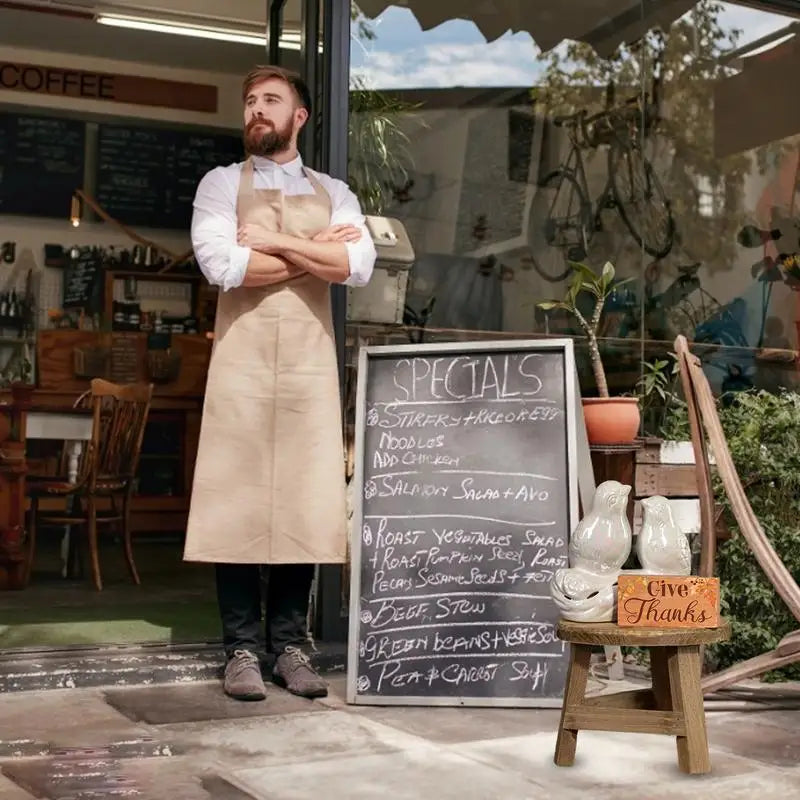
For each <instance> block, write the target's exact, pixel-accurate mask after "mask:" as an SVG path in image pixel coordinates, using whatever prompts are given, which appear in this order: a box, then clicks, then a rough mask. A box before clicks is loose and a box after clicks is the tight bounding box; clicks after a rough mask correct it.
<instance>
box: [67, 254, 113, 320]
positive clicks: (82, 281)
mask: <svg viewBox="0 0 800 800" xmlns="http://www.w3.org/2000/svg"><path fill="white" fill-rule="evenodd" d="M103 290H104V276H103V255H102V252H101V251H100V250H99V249H97V248H94V247H83V248H79V249H78V251H77V254H76V255H75V257H72V256H71V257H70V259H69V261H68V262H67V265H66V267H65V269H64V278H63V286H62V295H61V307H62V308H67V309H83V310H84V311H85V312H87V313H89V314H94V313H98V314H99V313H100V312H101V311H102V310H103V293H104V292H103Z"/></svg>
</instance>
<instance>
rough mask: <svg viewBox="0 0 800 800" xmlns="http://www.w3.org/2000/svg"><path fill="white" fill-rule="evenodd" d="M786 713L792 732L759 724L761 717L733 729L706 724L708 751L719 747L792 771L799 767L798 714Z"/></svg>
mask: <svg viewBox="0 0 800 800" xmlns="http://www.w3.org/2000/svg"><path fill="white" fill-rule="evenodd" d="M787 713H793V714H794V715H795V725H794V727H793V728H789V727H784V726H779V725H770V724H763V722H762V716H763V715H761V714H751V715H749V716H750V717H753V718H754V719H753V721H752V722H751V721H750V720H749V719H748V721H747V724H744V725H743V724H741V721H737V722H736V723H734V724H733V725H723V724H719V723H713V724H709V725H708V739H709V742H710V743H711V746H712V747H721V748H724V749H725V750H727V751H728V752H731V753H735V754H736V755H740V756H743V757H745V758H750V759H755V760H756V761H760V762H762V763H764V764H775V765H776V766H779V767H795V766H797V765H800V711H797V712H787ZM798 796H800V787H798Z"/></svg>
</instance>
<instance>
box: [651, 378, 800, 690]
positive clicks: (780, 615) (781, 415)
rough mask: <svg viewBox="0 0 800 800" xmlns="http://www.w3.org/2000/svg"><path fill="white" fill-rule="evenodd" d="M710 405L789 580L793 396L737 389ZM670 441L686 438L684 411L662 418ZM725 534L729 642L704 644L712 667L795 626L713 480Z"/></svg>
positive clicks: (797, 456)
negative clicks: (671, 435) (726, 529)
mask: <svg viewBox="0 0 800 800" xmlns="http://www.w3.org/2000/svg"><path fill="white" fill-rule="evenodd" d="M722 399H724V402H719V403H718V411H719V416H720V421H721V422H722V427H723V430H724V431H725V437H726V439H727V441H728V447H729V449H730V451H731V456H732V458H733V462H734V464H735V466H736V470H737V472H738V473H739V478H740V479H741V481H742V485H743V486H744V487H745V492H746V494H747V497H748V500H749V501H750V505H751V506H752V508H753V511H754V513H755V515H756V517H757V518H758V521H759V522H760V523H761V527H762V528H763V529H764V533H765V534H766V535H767V536H768V537H769V539H770V541H771V542H772V545H773V547H774V548H775V550H776V551H777V553H778V555H779V556H780V557H781V559H782V560H783V563H784V564H785V565H786V567H787V569H788V570H789V572H790V573H791V574H792V575H793V576H794V578H795V580H798V579H800V394H797V393H794V392H781V393H780V394H777V395H774V394H770V393H768V392H747V393H737V394H736V395H734V396H732V397H731V396H728V397H725V398H722ZM669 424H670V426H671V429H670V430H665V431H664V433H675V434H679V435H678V436H677V437H675V438H683V439H686V438H688V419H687V418H686V414H685V408H684V409H682V410H679V411H676V413H674V414H673V415H672V419H671V420H670V423H669ZM715 494H716V497H717V500H718V502H720V503H721V504H722V505H723V507H724V508H725V514H726V519H727V520H728V522H729V525H730V528H731V531H732V532H733V538H732V539H730V540H729V541H726V542H721V543H720V546H719V551H718V555H717V574H718V575H719V578H720V605H721V610H722V614H723V615H724V616H725V617H726V618H727V619H729V620H730V622H731V627H732V631H733V634H732V636H731V639H730V641H729V642H725V643H723V644H720V645H716V646H714V647H713V648H710V653H709V655H710V657H711V658H712V659H713V660H714V661H715V665H716V666H717V667H719V668H724V667H727V666H730V665H731V664H735V663H738V662H740V661H743V660H745V659H748V658H753V657H754V656H757V655H760V654H761V653H764V652H766V651H767V650H771V649H772V648H774V647H775V646H776V645H777V644H778V642H779V641H780V640H781V638H782V637H783V636H785V635H786V634H788V633H791V632H792V631H794V630H797V628H798V624H797V622H796V621H795V619H794V617H793V616H792V614H791V613H790V612H789V610H788V609H787V608H786V606H785V605H784V603H783V601H782V600H781V598H780V597H779V596H778V595H777V594H776V592H775V590H774V589H773V588H772V585H771V584H770V582H769V581H768V580H767V578H766V577H765V576H764V573H763V572H762V570H761V567H759V565H758V563H757V561H756V560H755V557H754V556H753V554H752V552H751V551H750V548H749V547H748V546H747V542H746V541H745V539H744V537H743V536H742V534H741V532H740V531H739V528H738V526H737V525H736V520H735V518H734V516H733V514H732V512H731V507H730V503H729V501H728V499H727V497H726V495H725V492H724V491H723V489H722V485H721V482H720V481H719V479H718V478H716V479H715ZM765 678H766V680H779V679H787V680H800V666H792V667H788V668H785V669H782V670H777V671H775V672H772V673H770V674H769V675H767V676H765Z"/></svg>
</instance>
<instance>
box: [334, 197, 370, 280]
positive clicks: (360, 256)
mask: <svg viewBox="0 0 800 800" xmlns="http://www.w3.org/2000/svg"><path fill="white" fill-rule="evenodd" d="M336 188H337V191H336V192H335V196H332V197H331V201H332V209H331V222H330V224H331V225H354V226H355V227H357V228H359V229H360V230H361V238H360V239H359V240H358V241H357V242H345V247H346V248H347V257H348V260H349V263H350V276H349V277H348V278H347V280H345V281H344V284H345V285H346V286H366V285H367V283H369V279H370V278H371V277H372V270H373V269H374V268H375V259H376V257H377V253H376V251H375V243H374V242H373V241H372V236H371V235H370V232H369V230H368V228H367V224H366V219H365V218H364V215H363V214H362V213H361V206H360V204H359V202H358V198H357V197H356V196H355V195H354V194H353V192H352V191H350V189H349V187H348V186H347V184H345V183H342V182H341V181H337V184H336Z"/></svg>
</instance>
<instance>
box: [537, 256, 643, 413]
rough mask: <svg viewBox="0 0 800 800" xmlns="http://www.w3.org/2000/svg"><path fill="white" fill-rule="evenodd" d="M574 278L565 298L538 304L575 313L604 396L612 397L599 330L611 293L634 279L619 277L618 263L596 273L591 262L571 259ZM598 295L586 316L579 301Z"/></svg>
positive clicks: (546, 307)
mask: <svg viewBox="0 0 800 800" xmlns="http://www.w3.org/2000/svg"><path fill="white" fill-rule="evenodd" d="M569 265H570V267H571V269H572V280H571V281H570V283H569V286H568V287H567V292H566V294H565V295H564V299H563V300H544V301H542V302H541V303H537V305H538V306H539V308H541V309H542V310H543V311H552V310H553V309H555V308H558V309H561V310H562V311H566V312H568V313H569V314H572V315H573V316H574V317H575V319H577V320H578V324H579V325H580V326H581V328H582V329H583V332H584V333H585V334H586V338H587V339H588V341H589V356H590V358H591V360H592V371H593V372H594V377H595V382H596V383H597V389H598V392H599V394H600V397H608V383H607V381H606V373H605V368H604V367H603V360H602V358H601V357H600V348H599V346H598V343H597V332H598V330H599V328H600V320H601V318H602V316H603V308H604V307H605V304H606V300H608V298H609V297H610V295H611V293H612V292H613V291H615V290H616V289H618V288H619V287H620V286H623V285H624V284H626V283H628V282H630V281H631V280H633V278H625V279H623V280H616V270H615V269H614V265H613V264H612V263H611V262H610V261H607V262H606V263H605V265H604V266H603V268H602V270H600V272H595V271H594V270H593V269H592V268H591V267H590V266H589V265H588V264H581V263H579V262H577V261H570V262H569ZM584 292H585V293H587V294H590V295H591V296H592V297H593V298H594V301H593V303H594V305H593V306H592V312H591V314H589V315H584V314H583V313H582V312H581V310H580V308H579V307H578V300H579V298H580V296H581V295H582V294H583V293H584Z"/></svg>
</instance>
